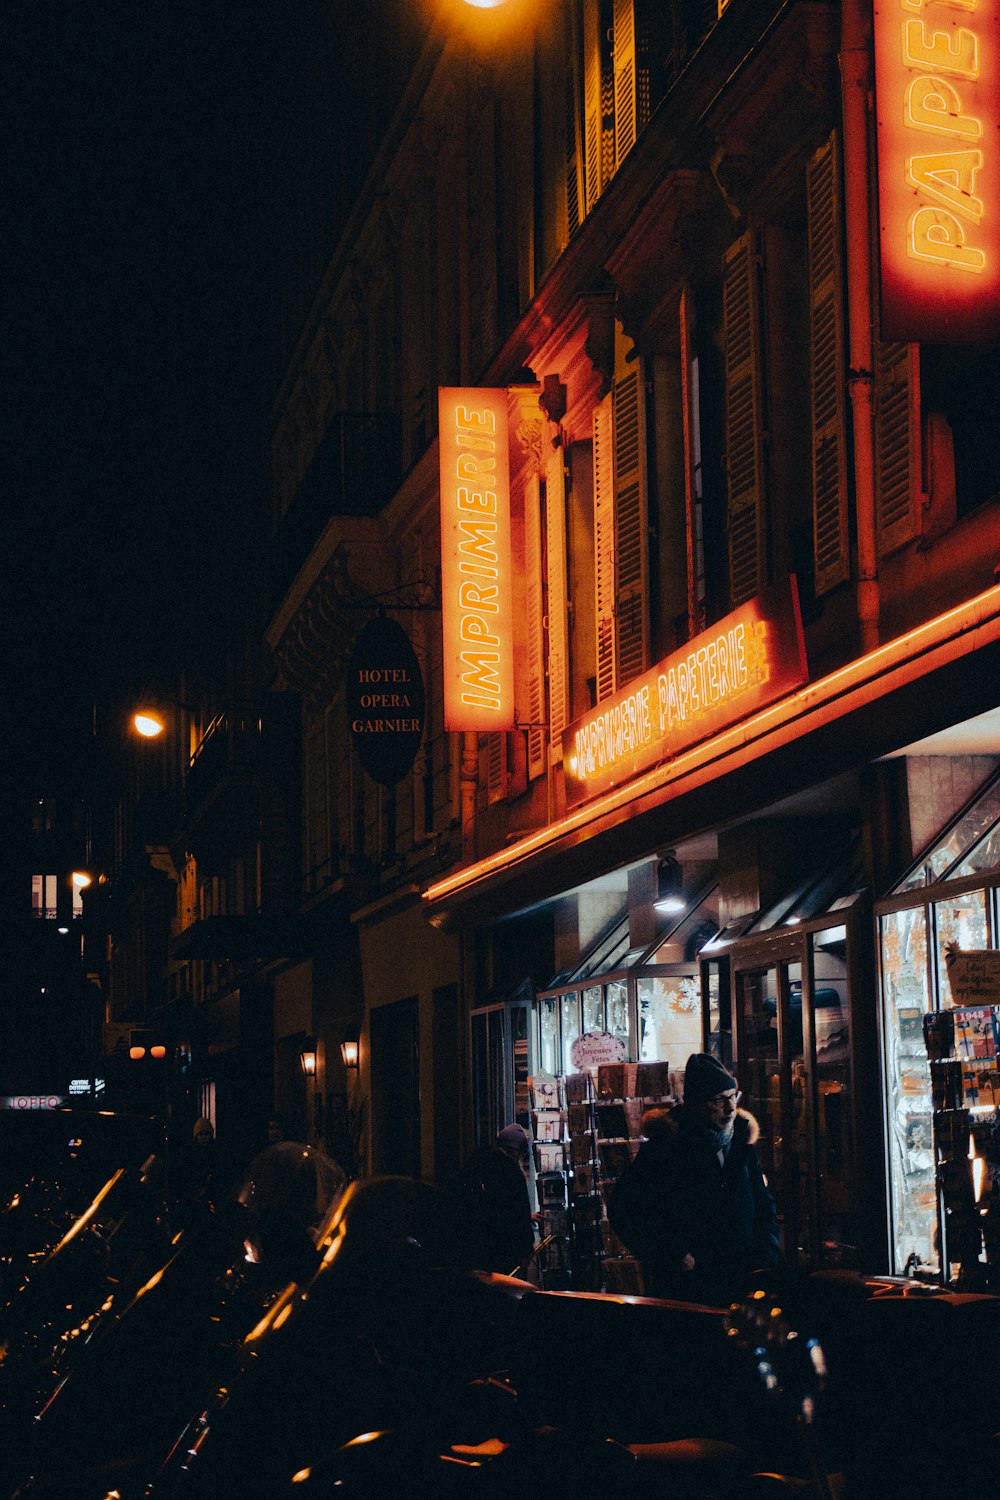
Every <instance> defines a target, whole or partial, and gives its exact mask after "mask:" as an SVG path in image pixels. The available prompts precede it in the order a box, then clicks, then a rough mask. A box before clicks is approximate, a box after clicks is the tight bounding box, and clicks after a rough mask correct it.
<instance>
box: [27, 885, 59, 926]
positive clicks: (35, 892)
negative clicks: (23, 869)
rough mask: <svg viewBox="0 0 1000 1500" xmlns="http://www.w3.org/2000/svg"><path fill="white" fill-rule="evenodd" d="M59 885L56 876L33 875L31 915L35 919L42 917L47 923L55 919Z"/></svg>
mask: <svg viewBox="0 0 1000 1500" xmlns="http://www.w3.org/2000/svg"><path fill="white" fill-rule="evenodd" d="M57 884H58V882H57V877H56V876H55V875H32V877H31V914H32V916H33V917H41V918H44V919H46V920H47V921H53V920H54V919H55V916H56V889H57Z"/></svg>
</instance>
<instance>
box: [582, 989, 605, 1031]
mask: <svg viewBox="0 0 1000 1500" xmlns="http://www.w3.org/2000/svg"><path fill="white" fill-rule="evenodd" d="M583 1029H584V1031H603V1030H604V986H603V985H601V984H592V985H588V987H587V988H586V989H585V990H584V992H583Z"/></svg>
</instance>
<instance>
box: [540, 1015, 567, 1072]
mask: <svg viewBox="0 0 1000 1500" xmlns="http://www.w3.org/2000/svg"><path fill="white" fill-rule="evenodd" d="M538 1053H539V1061H540V1063H541V1070H542V1072H543V1073H551V1074H552V1076H553V1077H556V1076H558V1075H559V1074H560V1073H561V1072H562V1048H561V1047H560V1044H559V1001H558V999H557V998H555V997H554V996H550V997H548V998H546V999H544V1000H539V1002H538Z"/></svg>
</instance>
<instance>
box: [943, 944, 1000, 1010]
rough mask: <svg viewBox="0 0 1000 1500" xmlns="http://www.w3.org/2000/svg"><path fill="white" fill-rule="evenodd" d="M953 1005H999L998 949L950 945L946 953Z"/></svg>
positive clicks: (946, 965) (999, 953)
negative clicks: (962, 947)
mask: <svg viewBox="0 0 1000 1500" xmlns="http://www.w3.org/2000/svg"><path fill="white" fill-rule="evenodd" d="M945 967H946V968H947V971H948V984H949V985H950V987H951V998H952V1004H954V1005H958V1006H966V1005H998V1006H1000V951H998V950H996V949H993V948H977V949H966V950H965V951H963V950H962V949H960V948H958V947H957V946H955V945H952V946H949V948H948V949H947V951H946V953H945Z"/></svg>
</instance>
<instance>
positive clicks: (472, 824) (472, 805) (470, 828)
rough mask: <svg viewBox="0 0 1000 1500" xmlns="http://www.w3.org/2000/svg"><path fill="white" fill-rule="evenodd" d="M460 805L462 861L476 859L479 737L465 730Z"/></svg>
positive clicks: (473, 732)
mask: <svg viewBox="0 0 1000 1500" xmlns="http://www.w3.org/2000/svg"><path fill="white" fill-rule="evenodd" d="M459 788H460V794H461V805H462V860H463V863H465V864H471V863H472V862H473V860H474V859H475V857H476V793H477V791H478V789H479V735H478V734H477V733H476V732H475V730H471V729H466V730H465V731H464V732H463V734H462V765H461V769H460V771H459Z"/></svg>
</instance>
